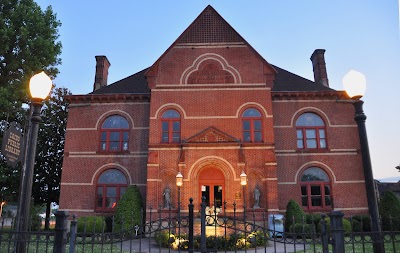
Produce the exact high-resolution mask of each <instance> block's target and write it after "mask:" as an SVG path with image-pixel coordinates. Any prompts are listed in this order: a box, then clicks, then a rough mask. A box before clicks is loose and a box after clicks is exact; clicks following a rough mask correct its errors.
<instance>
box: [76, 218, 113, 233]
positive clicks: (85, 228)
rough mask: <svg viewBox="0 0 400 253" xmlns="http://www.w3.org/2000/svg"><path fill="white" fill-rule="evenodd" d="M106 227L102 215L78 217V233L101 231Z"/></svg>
mask: <svg viewBox="0 0 400 253" xmlns="http://www.w3.org/2000/svg"><path fill="white" fill-rule="evenodd" d="M105 229H106V222H105V221H104V217H102V216H86V217H79V218H78V223H77V232H78V233H101V232H104V230H105Z"/></svg>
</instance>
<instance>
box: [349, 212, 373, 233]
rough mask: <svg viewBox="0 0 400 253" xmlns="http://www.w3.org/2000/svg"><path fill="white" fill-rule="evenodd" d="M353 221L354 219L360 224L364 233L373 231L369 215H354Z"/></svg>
mask: <svg viewBox="0 0 400 253" xmlns="http://www.w3.org/2000/svg"><path fill="white" fill-rule="evenodd" d="M352 219H353V222H354V221H355V220H356V221H359V222H360V229H362V230H361V231H364V232H370V231H371V219H370V217H369V216H368V215H354V216H353V217H352ZM356 226H357V225H356Z"/></svg>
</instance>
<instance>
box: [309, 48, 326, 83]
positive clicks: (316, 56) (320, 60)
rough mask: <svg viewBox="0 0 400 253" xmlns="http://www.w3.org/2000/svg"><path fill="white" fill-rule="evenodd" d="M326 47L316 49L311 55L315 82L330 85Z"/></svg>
mask: <svg viewBox="0 0 400 253" xmlns="http://www.w3.org/2000/svg"><path fill="white" fill-rule="evenodd" d="M324 54H325V49H315V51H314V53H313V54H312V55H311V58H310V60H311V62H312V65H313V71H314V81H315V83H318V84H322V85H324V86H326V87H329V81H328V74H327V73H326V64H325V57H324Z"/></svg>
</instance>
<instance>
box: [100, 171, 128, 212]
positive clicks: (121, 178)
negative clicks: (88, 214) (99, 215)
mask: <svg viewBox="0 0 400 253" xmlns="http://www.w3.org/2000/svg"><path fill="white" fill-rule="evenodd" d="M127 187H128V182H127V180H126V177H125V175H124V174H123V173H122V172H121V171H119V170H117V169H109V170H106V171H104V172H103V173H102V174H101V175H100V177H99V179H98V180H97V187H96V209H97V210H104V211H110V210H112V209H113V208H114V207H115V206H116V205H117V203H118V201H119V200H120V199H121V197H122V195H123V194H124V193H125V192H126V188H127Z"/></svg>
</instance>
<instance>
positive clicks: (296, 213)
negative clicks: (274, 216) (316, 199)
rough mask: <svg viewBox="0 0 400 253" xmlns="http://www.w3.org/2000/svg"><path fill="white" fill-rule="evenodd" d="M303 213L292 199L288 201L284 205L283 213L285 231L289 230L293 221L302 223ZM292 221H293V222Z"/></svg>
mask: <svg viewBox="0 0 400 253" xmlns="http://www.w3.org/2000/svg"><path fill="white" fill-rule="evenodd" d="M304 216H305V213H304V211H303V209H302V208H301V207H300V205H299V204H297V203H296V201H294V200H293V199H291V200H290V201H289V203H288V204H287V206H286V215H285V231H286V232H287V231H289V229H290V226H291V225H292V224H293V223H302V220H303V217H304ZM293 221H294V222H293Z"/></svg>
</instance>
